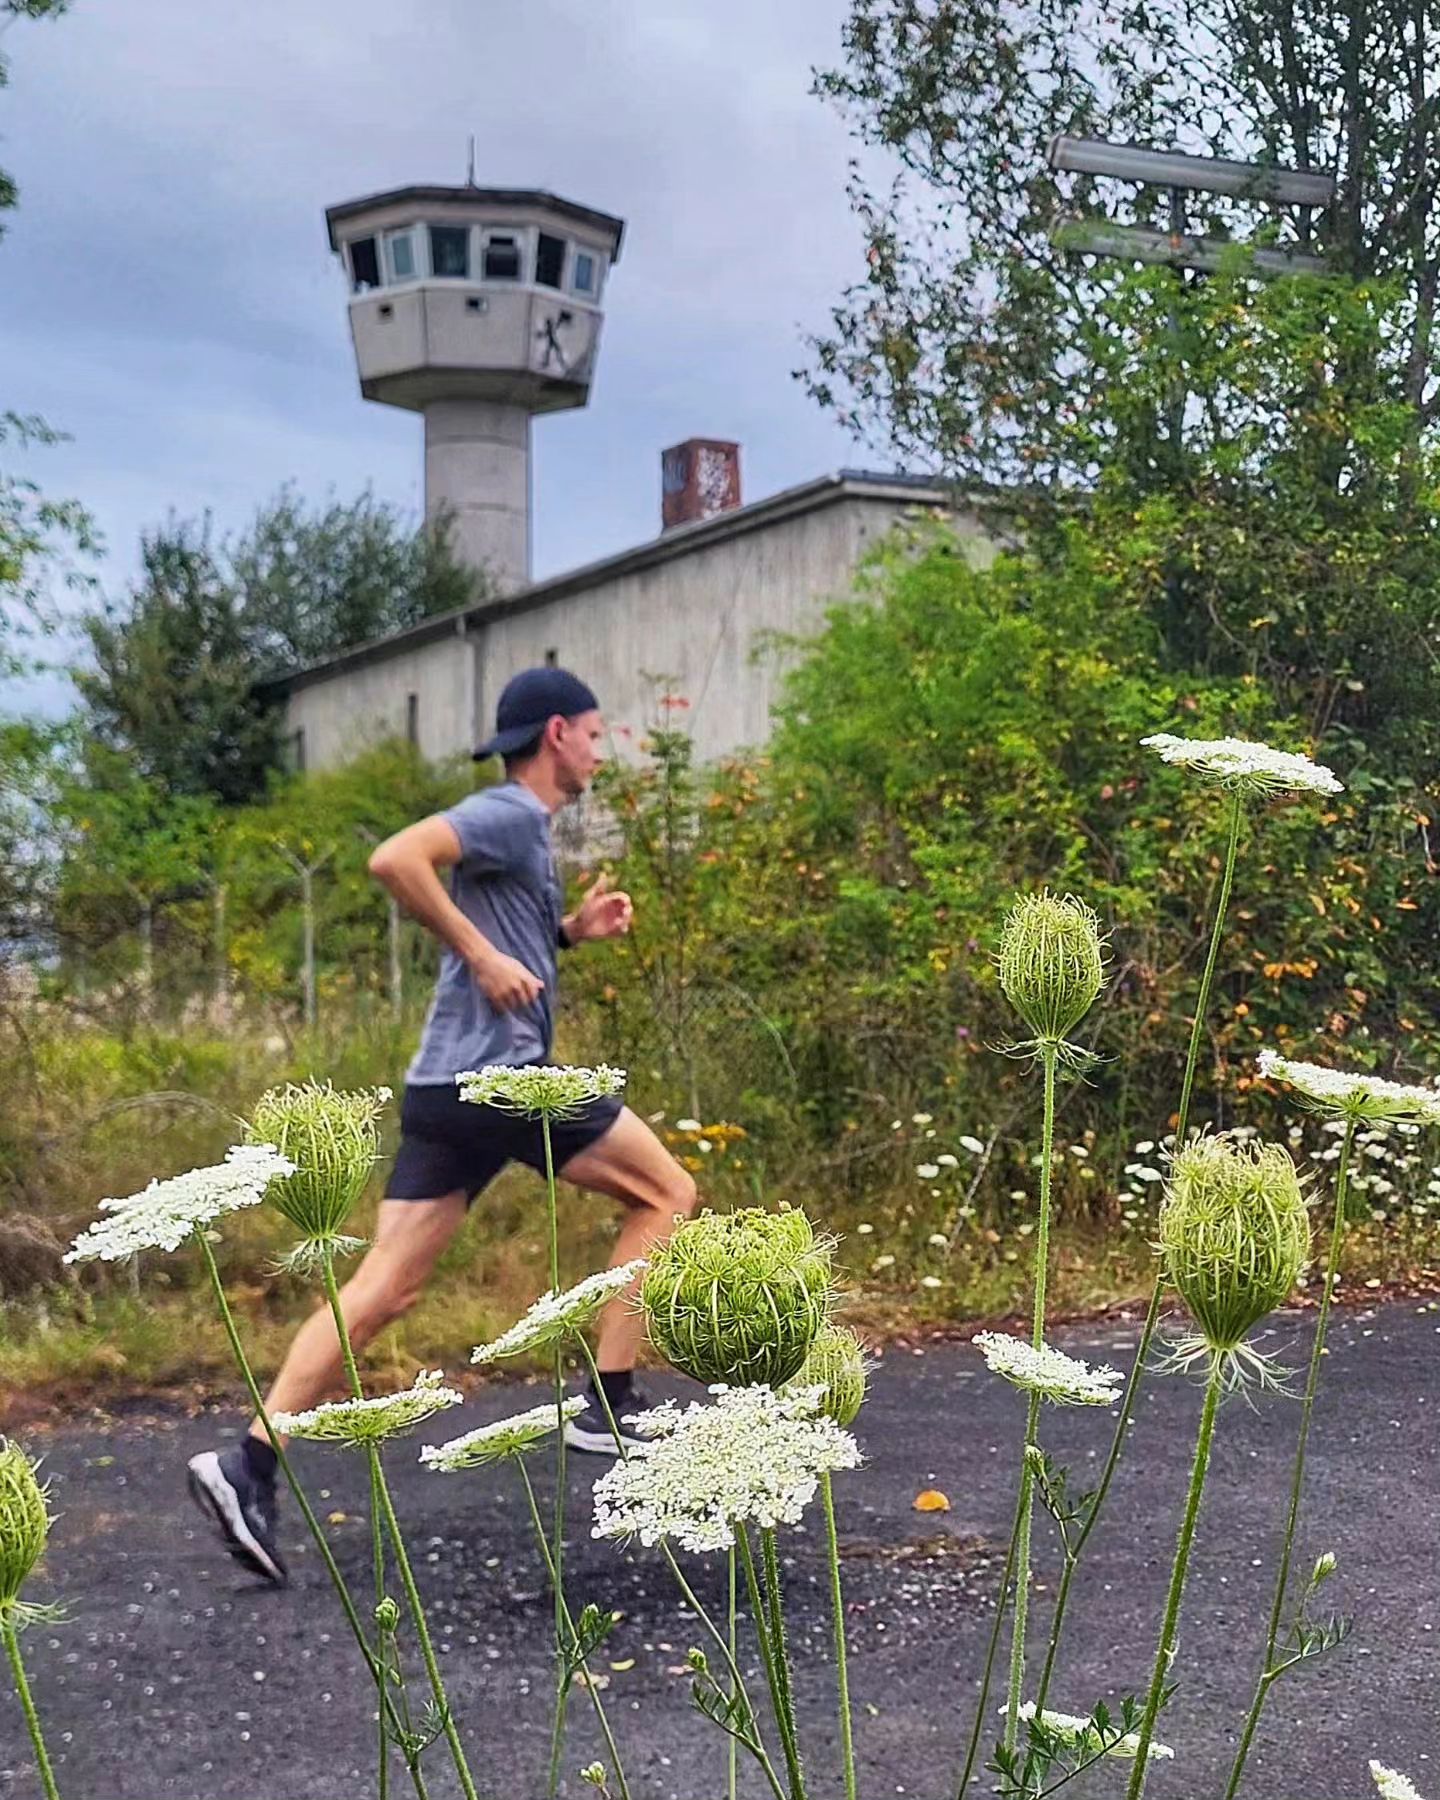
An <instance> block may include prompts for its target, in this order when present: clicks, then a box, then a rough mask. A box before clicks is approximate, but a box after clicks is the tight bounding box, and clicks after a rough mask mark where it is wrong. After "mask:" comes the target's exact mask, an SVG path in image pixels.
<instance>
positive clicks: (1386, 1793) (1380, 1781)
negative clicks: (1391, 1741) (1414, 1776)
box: [1370, 1758, 1420, 1800]
mask: <svg viewBox="0 0 1440 1800" xmlns="http://www.w3.org/2000/svg"><path fill="white" fill-rule="evenodd" d="M1370 1775H1371V1778H1372V1780H1373V1781H1374V1783H1375V1785H1376V1787H1377V1788H1378V1789H1379V1790H1380V1800H1420V1791H1419V1789H1418V1788H1417V1787H1416V1786H1415V1783H1414V1782H1413V1781H1411V1780H1410V1778H1409V1777H1408V1776H1406V1775H1402V1774H1401V1773H1400V1771H1399V1770H1398V1769H1387V1768H1386V1767H1385V1765H1384V1763H1382V1762H1376V1761H1375V1760H1374V1759H1373V1758H1372V1759H1371V1762H1370Z"/></svg>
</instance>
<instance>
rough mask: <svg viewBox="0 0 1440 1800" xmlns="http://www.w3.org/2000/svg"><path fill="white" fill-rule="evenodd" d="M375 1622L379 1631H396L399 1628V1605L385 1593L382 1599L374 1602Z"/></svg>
mask: <svg viewBox="0 0 1440 1800" xmlns="http://www.w3.org/2000/svg"><path fill="white" fill-rule="evenodd" d="M375 1623H376V1625H377V1626H378V1627H379V1629H380V1630H381V1631H391V1632H393V1631H398V1630H399V1629H400V1606H399V1603H398V1601H395V1600H392V1599H391V1598H390V1596H389V1595H388V1594H387V1595H386V1596H385V1598H384V1599H383V1600H379V1601H377V1602H376V1604H375Z"/></svg>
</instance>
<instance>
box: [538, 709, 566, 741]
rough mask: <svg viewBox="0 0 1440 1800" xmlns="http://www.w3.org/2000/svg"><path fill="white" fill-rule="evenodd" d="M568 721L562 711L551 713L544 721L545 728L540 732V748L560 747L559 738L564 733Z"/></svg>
mask: <svg viewBox="0 0 1440 1800" xmlns="http://www.w3.org/2000/svg"><path fill="white" fill-rule="evenodd" d="M568 722H569V721H568V720H567V719H566V718H565V715H564V714H563V713H553V714H552V715H551V716H550V717H549V718H548V719H547V720H546V721H545V729H544V730H543V731H542V732H541V733H540V748H541V749H542V750H544V749H547V748H548V749H550V750H558V749H559V747H560V740H561V738H563V737H564V735H565V727H566V725H567V724H568Z"/></svg>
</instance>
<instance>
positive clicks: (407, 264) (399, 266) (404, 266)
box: [385, 231, 415, 281]
mask: <svg viewBox="0 0 1440 1800" xmlns="http://www.w3.org/2000/svg"><path fill="white" fill-rule="evenodd" d="M385 261H386V264H387V266H388V268H389V270H390V279H391V280H392V281H413V280H414V279H415V238H414V234H413V233H412V232H409V231H396V232H393V233H392V234H391V235H390V236H389V237H387V238H386V240H385Z"/></svg>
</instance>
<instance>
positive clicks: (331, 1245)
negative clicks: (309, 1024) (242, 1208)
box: [250, 1081, 390, 1266]
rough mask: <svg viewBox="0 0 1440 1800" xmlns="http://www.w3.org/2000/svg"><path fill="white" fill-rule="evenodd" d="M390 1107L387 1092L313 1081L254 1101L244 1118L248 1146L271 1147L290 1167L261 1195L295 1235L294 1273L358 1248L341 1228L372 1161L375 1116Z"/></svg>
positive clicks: (377, 1150)
mask: <svg viewBox="0 0 1440 1800" xmlns="http://www.w3.org/2000/svg"><path fill="white" fill-rule="evenodd" d="M389 1101H390V1090H389V1088H383V1087H382V1088H357V1089H353V1090H350V1091H348V1092H346V1091H343V1090H340V1089H337V1088H333V1087H331V1085H330V1083H329V1082H319V1081H307V1082H304V1083H301V1084H299V1085H297V1084H295V1083H293V1082H291V1083H287V1084H286V1086H284V1087H278V1088H271V1089H270V1090H269V1091H268V1092H267V1093H264V1094H262V1095H261V1096H260V1100H259V1103H258V1104H257V1105H256V1108H255V1111H254V1112H253V1113H252V1114H251V1117H250V1137H251V1139H252V1141H254V1142H257V1143H267V1144H274V1145H275V1146H276V1147H277V1148H278V1149H279V1150H280V1151H281V1152H282V1153H283V1154H284V1155H285V1156H287V1157H289V1159H290V1161H291V1162H292V1163H293V1164H294V1165H295V1169H294V1173H293V1174H291V1175H288V1176H286V1177H285V1178H284V1179H283V1180H279V1181H276V1182H274V1183H272V1185H271V1187H270V1190H269V1192H268V1193H267V1195H266V1199H267V1200H268V1201H269V1203H270V1204H271V1205H272V1206H273V1207H274V1208H275V1209H276V1211H277V1212H279V1213H282V1214H283V1215H284V1216H285V1217H286V1218H287V1219H288V1220H289V1221H290V1223H291V1224H292V1225H294V1226H295V1227H297V1229H298V1230H299V1231H300V1233H301V1241H300V1244H299V1246H298V1247H297V1249H296V1250H295V1251H293V1252H292V1254H291V1258H290V1260H291V1262H292V1263H294V1264H295V1265H297V1266H300V1265H303V1264H305V1263H306V1262H313V1261H316V1260H323V1259H324V1258H325V1257H326V1256H327V1255H334V1254H336V1253H344V1252H346V1251H349V1250H358V1249H359V1248H360V1244H361V1240H360V1239H359V1238H354V1237H347V1236H345V1235H344V1234H343V1229H342V1228H343V1227H344V1225H345V1222H346V1220H347V1219H348V1218H349V1217H350V1214H351V1212H352V1211H353V1210H354V1208H355V1205H356V1202H357V1201H358V1200H359V1198H360V1196H361V1195H362V1194H363V1193H364V1192H365V1185H366V1183H367V1182H368V1181H369V1179H370V1174H371V1171H372V1170H373V1169H374V1167H375V1163H376V1161H377V1159H378V1158H379V1155H380V1123H379V1122H380V1115H381V1113H382V1112H383V1111H384V1110H385V1107H386V1106H387V1105H388V1103H389Z"/></svg>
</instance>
